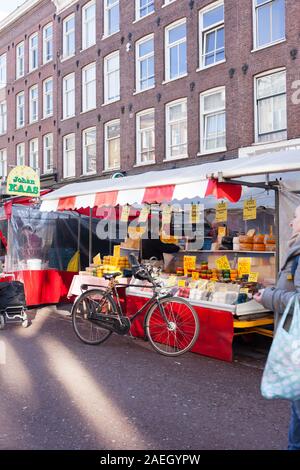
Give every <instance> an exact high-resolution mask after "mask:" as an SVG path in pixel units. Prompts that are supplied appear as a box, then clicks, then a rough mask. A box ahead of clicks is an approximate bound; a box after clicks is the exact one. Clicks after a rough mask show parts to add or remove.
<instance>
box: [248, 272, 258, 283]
mask: <svg viewBox="0 0 300 470" xmlns="http://www.w3.org/2000/svg"><path fill="white" fill-rule="evenodd" d="M258 276H259V273H250V274H249V276H248V282H257V281H258Z"/></svg>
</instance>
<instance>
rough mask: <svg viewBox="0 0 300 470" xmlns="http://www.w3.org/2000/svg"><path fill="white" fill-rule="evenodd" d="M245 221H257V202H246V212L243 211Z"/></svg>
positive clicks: (251, 200)
mask: <svg viewBox="0 0 300 470" xmlns="http://www.w3.org/2000/svg"><path fill="white" fill-rule="evenodd" d="M243 219H244V220H255V219H256V200H255V199H248V200H247V201H244V211H243Z"/></svg>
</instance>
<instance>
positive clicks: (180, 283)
mask: <svg viewBox="0 0 300 470" xmlns="http://www.w3.org/2000/svg"><path fill="white" fill-rule="evenodd" d="M178 287H185V280H184V279H179V281H178Z"/></svg>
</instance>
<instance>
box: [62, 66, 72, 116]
mask: <svg viewBox="0 0 300 470" xmlns="http://www.w3.org/2000/svg"><path fill="white" fill-rule="evenodd" d="M74 115H75V74H74V73H70V75H67V76H66V77H64V79H63V119H67V118H69V117H72V116H74Z"/></svg>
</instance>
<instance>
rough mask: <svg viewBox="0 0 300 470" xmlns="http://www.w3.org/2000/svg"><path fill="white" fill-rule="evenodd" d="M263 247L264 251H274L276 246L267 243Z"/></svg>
mask: <svg viewBox="0 0 300 470" xmlns="http://www.w3.org/2000/svg"><path fill="white" fill-rule="evenodd" d="M265 247H266V251H276V245H275V244H273V243H271V244H270V243H267V244H266V245H265Z"/></svg>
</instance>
